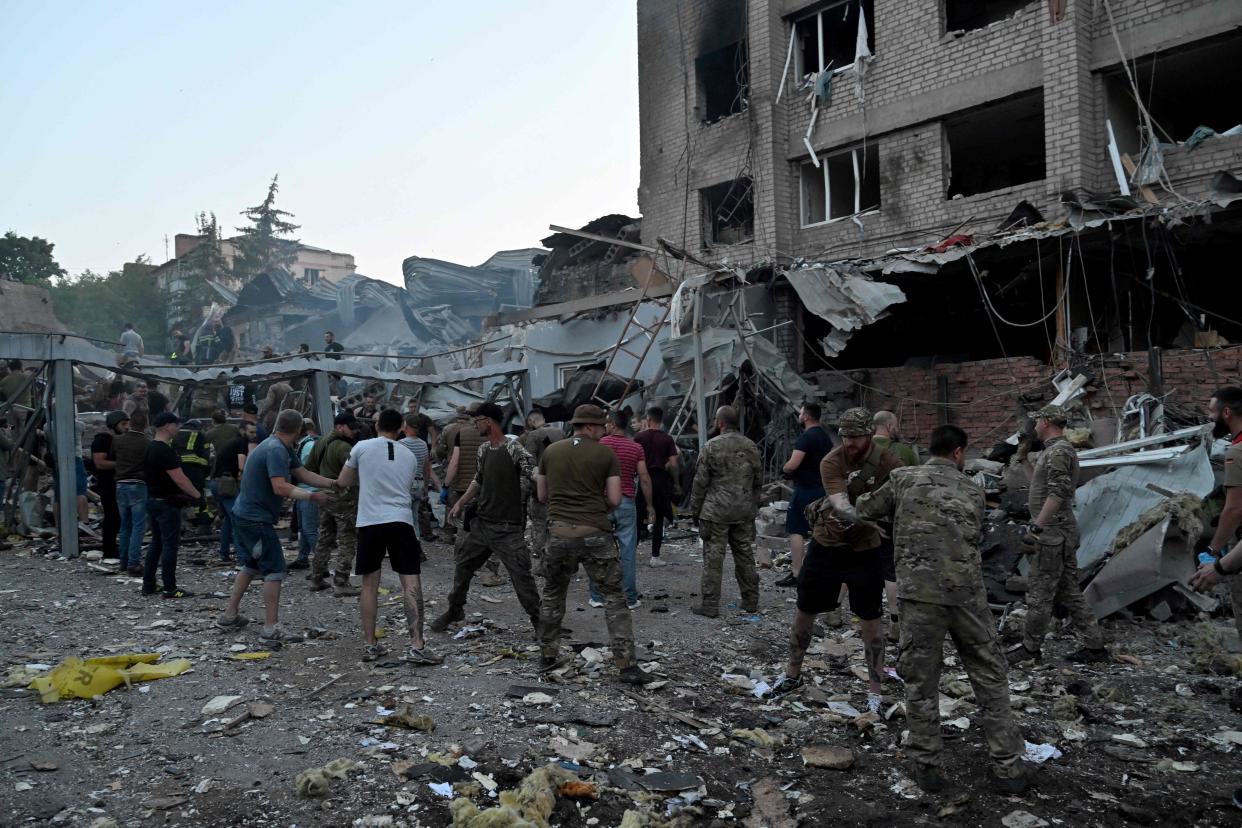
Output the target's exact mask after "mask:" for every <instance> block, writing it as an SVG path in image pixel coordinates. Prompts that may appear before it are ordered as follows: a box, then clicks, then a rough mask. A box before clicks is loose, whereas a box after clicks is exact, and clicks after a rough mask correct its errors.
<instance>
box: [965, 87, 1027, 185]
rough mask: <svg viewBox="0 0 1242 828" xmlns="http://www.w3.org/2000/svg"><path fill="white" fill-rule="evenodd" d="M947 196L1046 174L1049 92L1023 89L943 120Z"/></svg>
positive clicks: (1013, 182) (1013, 183) (1018, 181)
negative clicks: (1045, 142)
mask: <svg viewBox="0 0 1242 828" xmlns="http://www.w3.org/2000/svg"><path fill="white" fill-rule="evenodd" d="M944 134H945V143H946V150H945V151H946V154H947V156H948V168H949V186H948V193H947V197H948V198H953V197H954V196H959V195H961V196H969V195H975V194H977V193H987V192H991V191H993V190H1000V189H1002V188H1004V187H1013V186H1016V185H1018V184H1026V183H1028V182H1031V181H1042V180H1043V179H1044V177H1045V172H1044V93H1043V90H1042V89H1036V90H1033V91H1031V92H1023V93H1021V94H1019V95H1015V96H1013V97H1012V98H1006V99H1005V100H1003V101H998V102H995V103H990V104H987V105H985V106H981V107H978V108H976V109H971V110H967V111H965V112H960V113H958V114H956V115H952V116H950V117H948V118H945V120H944Z"/></svg>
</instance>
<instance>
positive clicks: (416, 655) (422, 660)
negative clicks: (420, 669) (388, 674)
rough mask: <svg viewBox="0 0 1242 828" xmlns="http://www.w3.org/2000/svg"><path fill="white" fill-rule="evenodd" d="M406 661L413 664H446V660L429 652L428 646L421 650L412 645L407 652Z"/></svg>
mask: <svg viewBox="0 0 1242 828" xmlns="http://www.w3.org/2000/svg"><path fill="white" fill-rule="evenodd" d="M405 660H406V661H408V662H410V663H411V664H442V663H443V662H444V659H442V658H440V656H438V655H436V654H435V653H433V652H432V651H431V650H429V649H428V648H427V645H426V644H424V645H423V648H422V649H421V650H420V649H418V648H417V647H414V646H412V645H411V646H410V647H409V649H407V650H406V651H405Z"/></svg>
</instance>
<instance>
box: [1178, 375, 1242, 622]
mask: <svg viewBox="0 0 1242 828" xmlns="http://www.w3.org/2000/svg"><path fill="white" fill-rule="evenodd" d="M1207 414H1208V418H1209V419H1210V420H1211V422H1212V425H1213V430H1212V437H1214V438H1217V439H1220V438H1223V437H1228V438H1229V448H1228V449H1226V450H1225V458H1224V462H1223V464H1222V469H1221V481H1220V482H1221V486H1222V487H1223V488H1224V490H1225V503H1224V505H1223V506H1222V507H1221V512H1220V517H1219V519H1218V520H1217V522H1216V531H1215V532H1213V533H1212V540H1211V542H1210V543H1209V544H1208V547H1207V549H1205V550H1203V551H1202V552H1200V553H1199V554H1200V556H1201V559H1202V555H1203V554H1204V553H1207V557H1208V558H1210V559H1211V561H1210V562H1209V563H1204V564H1201V565H1200V567H1199V569H1198V571H1197V572H1195V574H1194V577H1192V578H1191V579H1190V585H1191V586H1192V587H1194V588H1195V589H1198V590H1201V591H1207V590H1209V589H1211V588H1213V587H1215V586H1216V585H1217V584H1218V583H1220V582H1221V581H1222V580H1224V581H1225V583H1227V584H1229V592H1230V596H1231V598H1232V600H1233V623H1234V625H1235V626H1236V627H1237V628H1238V637H1239V638H1242V575H1239V573H1242V543H1239V542H1238V541H1239V538H1242V388H1239V387H1238V386H1236V385H1226V386H1224V387H1223V388H1218V389H1217V390H1216V393H1214V394H1212V399H1211V400H1209V401H1208V409H1207ZM1231 546H1232V548H1230V547H1231ZM1226 550H1228V552H1226Z"/></svg>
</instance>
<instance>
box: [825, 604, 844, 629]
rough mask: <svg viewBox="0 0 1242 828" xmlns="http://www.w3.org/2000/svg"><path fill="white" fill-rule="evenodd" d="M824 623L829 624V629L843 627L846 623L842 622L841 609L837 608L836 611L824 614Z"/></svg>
mask: <svg viewBox="0 0 1242 828" xmlns="http://www.w3.org/2000/svg"><path fill="white" fill-rule="evenodd" d="M824 623H825V624H827V625H828V626H829V627H840V626H843V625H844V624H845V621H844V620H842V618H841V610H840V608H837V609H834V610H830V611H828V612H825V613H824Z"/></svg>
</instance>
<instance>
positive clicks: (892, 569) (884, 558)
mask: <svg viewBox="0 0 1242 828" xmlns="http://www.w3.org/2000/svg"><path fill="white" fill-rule="evenodd" d="M886 531H887V532H888V535H889V536H888V537H887V538H883V537H882V538H880V545H879V546H877V547H876V548H875V549H872V550H871V552H870V553H869V554H874V555H879V556H880V567H881V569H882V570H883V572H884V580H885V581H888V582H891V583H896V582H897V561H896V559H895V558H894V557H893V532H892V528H891V527H887V528H886Z"/></svg>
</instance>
